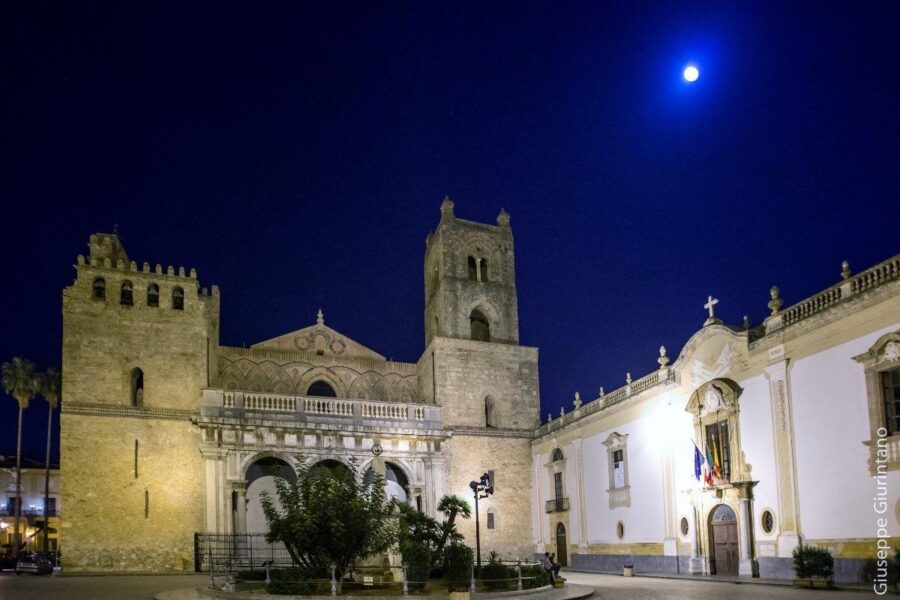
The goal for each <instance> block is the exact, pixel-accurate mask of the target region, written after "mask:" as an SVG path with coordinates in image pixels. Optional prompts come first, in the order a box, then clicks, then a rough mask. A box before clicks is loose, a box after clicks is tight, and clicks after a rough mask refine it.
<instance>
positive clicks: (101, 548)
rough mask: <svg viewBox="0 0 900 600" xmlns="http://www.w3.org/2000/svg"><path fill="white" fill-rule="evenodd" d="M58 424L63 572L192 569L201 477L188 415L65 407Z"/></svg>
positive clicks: (199, 517) (196, 442)
mask: <svg viewBox="0 0 900 600" xmlns="http://www.w3.org/2000/svg"><path fill="white" fill-rule="evenodd" d="M61 425H62V431H63V436H62V446H61V455H62V465H61V470H62V473H63V479H62V494H63V496H64V498H65V501H66V510H65V512H63V515H62V531H61V537H62V550H63V565H64V567H65V569H66V572H69V573H72V572H80V571H112V572H116V571H141V572H146V571H156V572H159V571H178V570H192V569H193V560H194V556H193V552H194V549H193V535H194V532H195V531H200V530H201V529H202V516H203V501H202V499H203V488H204V483H203V482H204V478H203V473H202V470H201V462H200V453H199V438H198V436H197V434H196V433H194V432H193V431H192V430H191V422H190V421H188V420H183V419H181V420H179V419H160V418H153V417H152V416H151V417H149V418H147V417H134V416H132V417H123V416H104V415H87V414H73V413H71V412H66V411H64V413H63V415H62V423H61ZM135 440H137V442H138V450H137V473H135ZM135 474H136V475H137V476H135Z"/></svg>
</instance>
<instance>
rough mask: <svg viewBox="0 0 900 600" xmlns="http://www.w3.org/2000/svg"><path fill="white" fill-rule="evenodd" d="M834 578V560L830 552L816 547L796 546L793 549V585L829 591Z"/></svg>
mask: <svg viewBox="0 0 900 600" xmlns="http://www.w3.org/2000/svg"><path fill="white" fill-rule="evenodd" d="M833 576H834V558H833V557H832V556H831V550H829V549H827V548H817V547H816V546H802V545H801V546H798V547H796V548H795V549H794V585H795V586H796V587H809V588H818V589H831V588H832V586H833V580H832V578H833Z"/></svg>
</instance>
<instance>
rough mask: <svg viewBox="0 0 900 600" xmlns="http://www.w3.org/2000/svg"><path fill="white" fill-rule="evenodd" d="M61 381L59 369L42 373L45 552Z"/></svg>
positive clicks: (48, 526) (47, 540) (47, 542)
mask: <svg viewBox="0 0 900 600" xmlns="http://www.w3.org/2000/svg"><path fill="white" fill-rule="evenodd" d="M60 387H61V382H60V378H59V371H57V370H56V369H54V368H53V367H50V368H49V369H47V370H46V371H45V372H43V373H41V374H40V392H41V396H43V397H44V400H46V401H47V405H48V406H49V409H48V411H47V455H46V461H45V469H46V470H45V473H44V553H46V552H47V550H48V549H49V543H50V539H49V538H50V441H51V439H52V435H51V434H52V424H53V411H54V410H56V407H57V405H58V404H59V393H60Z"/></svg>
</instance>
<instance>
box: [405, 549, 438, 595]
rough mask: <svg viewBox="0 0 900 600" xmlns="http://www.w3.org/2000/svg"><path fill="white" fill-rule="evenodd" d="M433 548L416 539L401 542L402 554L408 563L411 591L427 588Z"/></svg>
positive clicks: (407, 569) (408, 578)
mask: <svg viewBox="0 0 900 600" xmlns="http://www.w3.org/2000/svg"><path fill="white" fill-rule="evenodd" d="M430 550H431V548H430V547H429V546H428V545H427V544H424V543H422V542H419V541H416V540H411V539H407V540H403V541H401V542H400V556H402V557H403V564H404V565H406V579H407V581H408V585H409V590H410V591H420V590H422V589H424V588H425V583H426V582H427V581H428V575H429V574H430V573H431V552H430Z"/></svg>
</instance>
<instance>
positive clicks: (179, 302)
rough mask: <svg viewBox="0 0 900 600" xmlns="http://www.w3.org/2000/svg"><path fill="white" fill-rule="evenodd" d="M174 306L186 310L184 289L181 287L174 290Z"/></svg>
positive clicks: (175, 308) (176, 308)
mask: <svg viewBox="0 0 900 600" xmlns="http://www.w3.org/2000/svg"><path fill="white" fill-rule="evenodd" d="M172 308H173V309H174V310H184V290H183V289H181V288H180V287H176V288H175V289H174V290H172Z"/></svg>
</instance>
